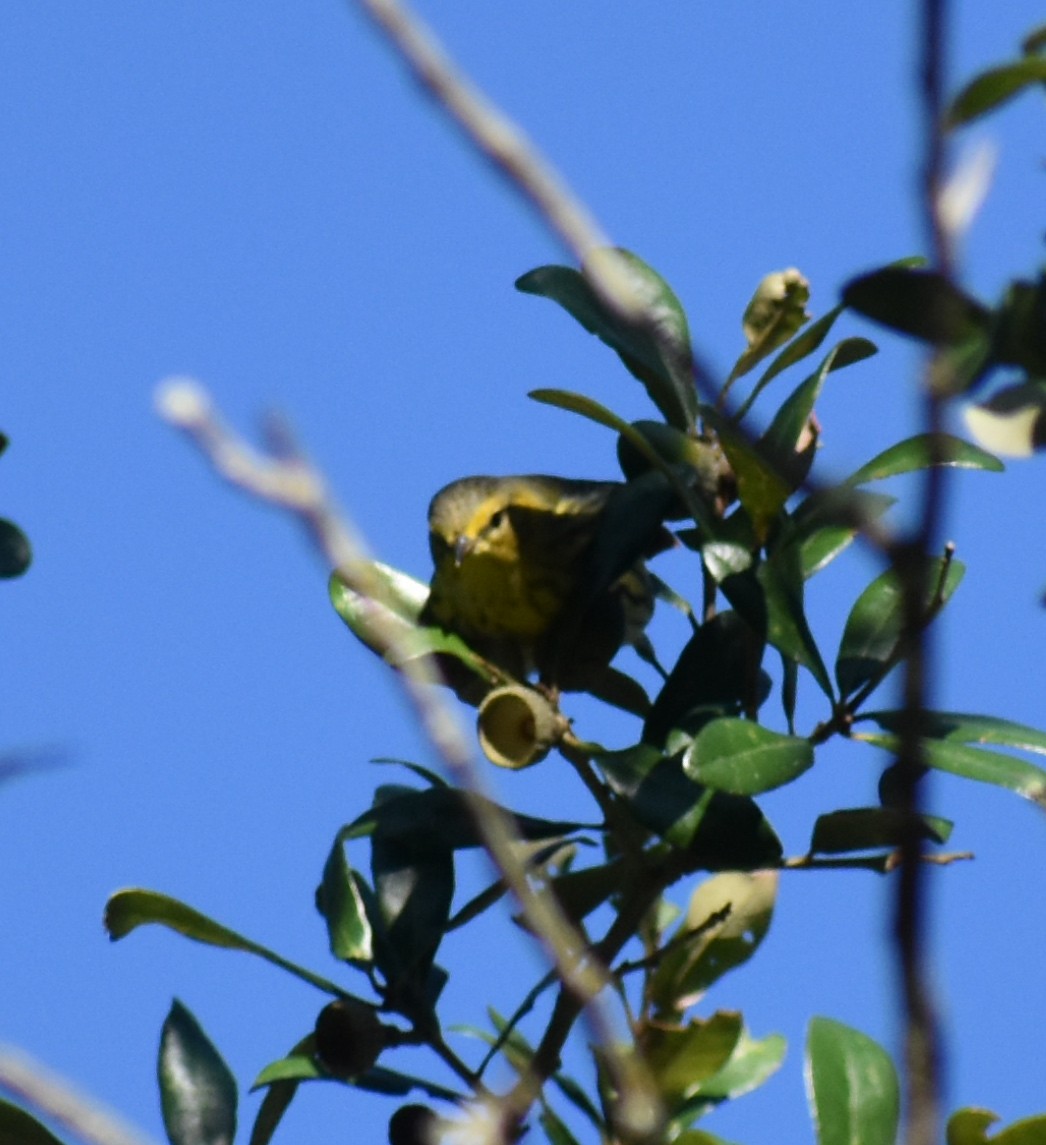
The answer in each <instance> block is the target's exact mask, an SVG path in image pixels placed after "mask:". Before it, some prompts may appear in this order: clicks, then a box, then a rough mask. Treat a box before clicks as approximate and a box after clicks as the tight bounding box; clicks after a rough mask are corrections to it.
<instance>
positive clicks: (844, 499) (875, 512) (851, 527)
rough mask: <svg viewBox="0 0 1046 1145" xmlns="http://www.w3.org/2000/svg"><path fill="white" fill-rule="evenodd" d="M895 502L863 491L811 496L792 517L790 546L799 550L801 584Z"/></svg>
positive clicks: (843, 491) (832, 492)
mask: <svg viewBox="0 0 1046 1145" xmlns="http://www.w3.org/2000/svg"><path fill="white" fill-rule="evenodd" d="M896 501H897V499H896V498H895V497H889V496H887V495H886V494H884V493H869V492H868V491H867V490H864V489H849V488H842V487H841V488H835V489H829V490H826V491H824V492H818V493H814V494H811V496H809V497H808V498H807V499H806V500H805V501H803V502H802V504H800V505H799V506H797V508H796V510H795V512H794V513H793V514H792V528H793V540H792V541H791V542H790V543H792V544H797V545H798V546H799V565H800V568H801V570H802V576H803V579H804V580H808V579H809V578H810V577H812V576H813V575H814V574H815V573H819V572H820V571H821V570H822V569H823V568H825V566H826V565H828V564H830V563H831V562H832V561H833V560H835V558H836V557H837V556H838V555H839V554H840V553H841V552H843V551H844V550H845V549H846V548H848V547H849V545H850V544H851V543H852V542H853V540H854V538H855V537H856V536H857V534H858V532H859V531H860V529H861V527H862V525H863V523H865V522H869V523H871V522H875V521H877V520H879V518H880V517H882V516H883V514H884V513H885V512H886V511H887V510H888V509H889V508H890V507H891V506H892V505H894V504H896Z"/></svg>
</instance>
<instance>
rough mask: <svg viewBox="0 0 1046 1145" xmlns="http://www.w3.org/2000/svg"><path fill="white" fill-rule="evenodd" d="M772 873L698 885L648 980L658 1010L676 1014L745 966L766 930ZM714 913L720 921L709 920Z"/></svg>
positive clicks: (773, 893)
mask: <svg viewBox="0 0 1046 1145" xmlns="http://www.w3.org/2000/svg"><path fill="white" fill-rule="evenodd" d="M777 885H778V875H777V872H776V871H756V872H754V873H746V872H741V871H725V872H723V873H722V874H718V875H713V876H712V877H711V878H708V879H705V880H704V881H703V882H701V883H700V884H699V885H698V887H697V889H696V890H695V891H694V893H693V894H692V895H691V896H690V902H689V904H688V906H687V912H686V915H685V916H684V918H683V920H682V922H681V924H680V926H679V928H678V930H676V932H675V933H674V934H673V935H672V937H671V939H669V940H668V942H667V943H666V946H665V952H664V954H663V955H662V957H661V960H660V961H659V962H658V964H657V966H656V967H655V969H654V971H653V973H652V974H651V976H650V979H649V983H648V986H647V990H648V993H649V997H650V999H651V1001H652V1002H653V1004H654V1006H655V1008H656V1010H657V1012H658V1013H659V1014H662V1015H678V1014H681V1013H683V1011H685V1010H686V1009H687V1008H688V1007H690V1006H692V1005H693V1004H694V1003H695V1002H697V1000H698V999H699V998H700V996H701V995H702V994H703V993H704V992H705V991H706V990H707V989H708V988H709V986H711V985H712V983H714V982H716V981H717V980H718V979H719V978H721V977H722V976H723V975H724V974H726V973H727V972H728V971H730V970H732V969H734V968H735V967H737V966H740V965H742V964H743V963H744V962H747V961H748V959H749V958H751V957H752V955H753V954H754V953H755V951H756V950H757V949H758V947H759V944H760V943H761V942H762V941H763V938H764V936H765V935H766V932H767V930H768V929H769V927H770V920H771V919H772V917H773V912H774V903H775V901H776V898H777ZM718 915H723V916H724V917H722V919H721V921H717V922H715V923H711V925H710V922H711V920H712V919H714V918H716V916H718Z"/></svg>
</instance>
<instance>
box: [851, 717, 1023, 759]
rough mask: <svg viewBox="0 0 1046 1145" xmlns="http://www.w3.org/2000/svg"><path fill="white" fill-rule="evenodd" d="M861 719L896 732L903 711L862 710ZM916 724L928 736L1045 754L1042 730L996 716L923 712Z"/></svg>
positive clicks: (955, 741)
mask: <svg viewBox="0 0 1046 1145" xmlns="http://www.w3.org/2000/svg"><path fill="white" fill-rule="evenodd" d="M861 718H862V719H866V720H874V722H875V723H877V724H878V725H879V727H881V728H884V729H885V730H886V731H890V732H899V730H900V728H901V724H902V721H903V719H904V712H902V711H882V712H862V713H861ZM920 727H921V730H922V733H923V735H926V736H928V737H929V738H930V739H938V740H947V741H949V742H953V743H968V744H984V743H991V744H998V745H999V746H1000V747H1012V748H1017V749H1018V750H1019V751H1031V752H1035V753H1037V754H1038V755H1046V732H1042V731H1039V729H1038V728H1032V727H1029V726H1028V725H1027V724H1018V723H1014V722H1013V720H1004V719H1000V718H999V717H998V716H977V715H970V714H969V713H966V712H923V714H922V723H921V725H920Z"/></svg>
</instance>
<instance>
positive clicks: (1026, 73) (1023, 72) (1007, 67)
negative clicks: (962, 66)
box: [945, 56, 1046, 127]
mask: <svg viewBox="0 0 1046 1145" xmlns="http://www.w3.org/2000/svg"><path fill="white" fill-rule="evenodd" d="M1043 83H1046V57H1043V56H1028V57H1026V58H1025V59H1022V60H1015V61H1014V62H1013V63H1009V64H1003V65H1001V66H1000V67H996V68H989V69H988V70H987V71H984V72H981V73H980V75H978V76H976V77H975V78H974V79H972V80H971V81H970V82H969V83H968V84H967V85H966V86H965V87H964V88H963V89H962V91H960V92H959V94H958V95H957V96H956V97H955V99H954V100H952V103H951V106H950V107H949V108H948V111H947V114H946V116H945V124H946V126H948V127H959V126H961V125H962V124H965V123H970V122H972V121H973V120H975V119H978V118H979V117H980V116H982V115H986V114H987V113H988V112H990V111H994V110H995V109H996V108H998V107H1001V106H1002V104H1004V103H1006V102H1007V101H1008V100H1011V99H1013V98H1014V96H1016V95H1019V94H1020V93H1021V92H1022V91H1024V89H1025V88H1027V87H1036V86H1039V85H1041V84H1043Z"/></svg>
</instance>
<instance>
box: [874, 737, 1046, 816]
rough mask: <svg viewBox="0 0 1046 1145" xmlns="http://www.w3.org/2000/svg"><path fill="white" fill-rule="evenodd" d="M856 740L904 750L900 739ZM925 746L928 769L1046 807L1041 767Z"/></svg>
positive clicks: (950, 746) (949, 746) (974, 750)
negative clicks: (1009, 793)
mask: <svg viewBox="0 0 1046 1145" xmlns="http://www.w3.org/2000/svg"><path fill="white" fill-rule="evenodd" d="M853 738H854V739H859V740H862V741H863V742H864V743H870V744H872V745H873V746H875V747H881V748H884V749H885V750H886V751H892V752H894V753H896V752H898V751H899V749H900V740H899V738H898V737H897V736H892V735H878V734H875V733H872V732H861V733H860V734H855V735H854V737H853ZM921 744H922V753H923V762H924V763H925V764H926V766H927V767H932V768H933V769H934V770H935V771H946V772H948V773H949V774H951V775H959V776H961V777H962V778H963V779H973V780H976V782H978V783H990V784H992V785H993V786H995V787H1002V788H1005V790H1007V791H1012V792H1014V793H1015V794H1017V795H1020V796H1022V797H1023V798H1025V799H1029V800H1031V801H1032V802H1033V803H1037V804H1038V805H1039V806H1040V807H1043V808H1046V771H1044V770H1043V769H1042V768H1041V767H1036V766H1035V765H1034V764H1033V763H1027V762H1025V761H1024V760H1023V759H1015V758H1014V757H1013V756H1012V755H1004V754H1003V753H1002V752H998V751H985V750H984V749H983V748H978V747H967V746H966V745H965V744H961V743H951V742H948V741H947V740H943V741H942V740H933V739H924V740H922V741H921Z"/></svg>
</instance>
